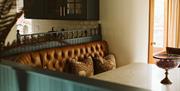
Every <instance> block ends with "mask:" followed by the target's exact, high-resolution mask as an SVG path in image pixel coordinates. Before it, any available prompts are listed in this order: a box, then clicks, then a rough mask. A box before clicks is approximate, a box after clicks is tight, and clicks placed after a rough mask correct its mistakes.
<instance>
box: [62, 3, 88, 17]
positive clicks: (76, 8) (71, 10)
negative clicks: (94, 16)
mask: <svg viewBox="0 0 180 91" xmlns="http://www.w3.org/2000/svg"><path fill="white" fill-rule="evenodd" d="M65 3H66V17H67V18H68V19H83V16H85V15H86V14H85V12H84V10H83V9H85V8H86V7H85V0H65Z"/></svg>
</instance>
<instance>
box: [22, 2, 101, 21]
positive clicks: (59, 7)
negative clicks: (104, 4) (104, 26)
mask: <svg viewBox="0 0 180 91" xmlns="http://www.w3.org/2000/svg"><path fill="white" fill-rule="evenodd" d="M24 7H25V17H26V18H36V19H61V20H99V0H25V1H24Z"/></svg>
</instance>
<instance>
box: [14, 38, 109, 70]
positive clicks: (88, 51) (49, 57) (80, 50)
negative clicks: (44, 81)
mask: <svg viewBox="0 0 180 91" xmlns="http://www.w3.org/2000/svg"><path fill="white" fill-rule="evenodd" d="M107 53H108V46H107V43H106V41H94V42H90V43H85V44H79V45H71V46H65V47H61V48H52V49H45V50H41V51H36V52H30V53H25V54H22V55H19V57H18V59H17V62H19V63H22V64H27V65H30V66H33V67H40V68H44V69H49V70H53V71H61V72H62V71H64V70H65V66H66V60H69V59H71V58H75V57H77V58H84V57H86V56H92V57H94V56H95V55H96V54H97V55H100V56H102V57H104V56H105V55H106V54H107Z"/></svg>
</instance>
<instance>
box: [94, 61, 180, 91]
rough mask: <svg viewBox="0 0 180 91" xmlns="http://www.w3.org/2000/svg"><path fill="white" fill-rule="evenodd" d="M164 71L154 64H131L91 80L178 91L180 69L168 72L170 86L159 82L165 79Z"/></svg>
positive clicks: (159, 90) (154, 90) (179, 87)
mask: <svg viewBox="0 0 180 91" xmlns="http://www.w3.org/2000/svg"><path fill="white" fill-rule="evenodd" d="M164 73H165V70H163V69H161V68H158V67H157V66H156V65H155V64H143V63H133V64H129V65H126V66H123V67H120V68H117V69H115V70H111V71H108V72H104V73H101V74H98V75H95V76H93V77H92V78H95V79H100V80H105V81H110V82H114V83H119V84H125V85H129V86H133V87H139V88H145V89H149V90H152V91H180V68H174V69H171V70H169V75H168V77H169V79H170V81H171V82H172V84H171V85H163V84H161V83H160V81H161V80H162V79H163V78H164V77H165V74H164Z"/></svg>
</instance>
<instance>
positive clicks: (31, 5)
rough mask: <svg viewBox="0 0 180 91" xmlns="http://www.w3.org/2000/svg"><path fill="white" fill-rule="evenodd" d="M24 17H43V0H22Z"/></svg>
mask: <svg viewBox="0 0 180 91" xmlns="http://www.w3.org/2000/svg"><path fill="white" fill-rule="evenodd" d="M24 13H25V17H26V18H44V0H24Z"/></svg>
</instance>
